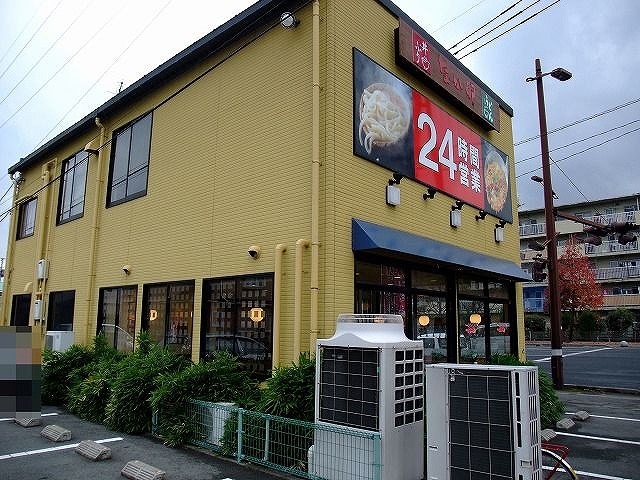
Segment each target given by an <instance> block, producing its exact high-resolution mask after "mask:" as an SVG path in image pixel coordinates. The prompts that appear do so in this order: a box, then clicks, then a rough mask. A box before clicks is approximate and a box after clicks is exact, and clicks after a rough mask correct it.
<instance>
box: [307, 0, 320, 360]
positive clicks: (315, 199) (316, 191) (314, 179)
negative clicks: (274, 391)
mask: <svg viewBox="0 0 640 480" xmlns="http://www.w3.org/2000/svg"><path fill="white" fill-rule="evenodd" d="M312 23H313V34H312V42H311V43H312V50H313V52H312V61H311V63H312V64H313V68H312V83H313V90H312V95H311V97H312V106H311V111H312V113H311V131H312V134H311V321H310V329H309V330H310V332H309V350H310V351H311V352H315V349H316V340H317V339H318V333H319V330H318V290H319V277H320V275H319V263H320V259H319V250H320V234H319V228H320V2H319V0H314V1H313V22H312Z"/></svg>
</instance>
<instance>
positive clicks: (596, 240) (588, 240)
mask: <svg viewBox="0 0 640 480" xmlns="http://www.w3.org/2000/svg"><path fill="white" fill-rule="evenodd" d="M583 242H584V243H588V244H590V245H595V246H596V247H597V246H599V245H602V238H600V237H596V236H594V235H590V236H588V237H585V238H584V240H583Z"/></svg>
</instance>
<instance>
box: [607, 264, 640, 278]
mask: <svg viewBox="0 0 640 480" xmlns="http://www.w3.org/2000/svg"><path fill="white" fill-rule="evenodd" d="M634 278H640V267H637V266H625V267H610V268H596V280H597V281H599V282H606V281H611V280H629V279H634Z"/></svg>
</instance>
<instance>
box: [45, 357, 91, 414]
mask: <svg viewBox="0 0 640 480" xmlns="http://www.w3.org/2000/svg"><path fill="white" fill-rule="evenodd" d="M94 358H95V354H94V351H93V349H92V348H90V347H87V346H84V345H72V346H71V347H69V349H67V350H66V351H64V352H52V351H51V350H44V353H43V358H42V384H41V398H42V403H43V404H45V405H64V404H65V402H66V400H67V394H68V392H69V389H70V388H73V387H74V386H75V385H77V384H79V383H80V382H81V381H82V380H84V379H85V378H86V377H87V376H88V375H89V370H90V365H91V363H92V362H93V360H94Z"/></svg>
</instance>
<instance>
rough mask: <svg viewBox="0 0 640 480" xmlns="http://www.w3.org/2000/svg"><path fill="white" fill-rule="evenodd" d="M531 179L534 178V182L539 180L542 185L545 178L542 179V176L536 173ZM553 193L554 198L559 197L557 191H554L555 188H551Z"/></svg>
mask: <svg viewBox="0 0 640 480" xmlns="http://www.w3.org/2000/svg"><path fill="white" fill-rule="evenodd" d="M531 180H533V181H534V182H538V183H540V184H541V185H544V180H543V179H542V177H539V176H538V175H534V176H532V177H531ZM551 195H552V196H553V198H555V199H556V200H557V199H558V195H556V192H554V191H553V190H551Z"/></svg>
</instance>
